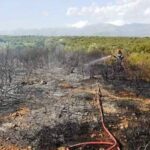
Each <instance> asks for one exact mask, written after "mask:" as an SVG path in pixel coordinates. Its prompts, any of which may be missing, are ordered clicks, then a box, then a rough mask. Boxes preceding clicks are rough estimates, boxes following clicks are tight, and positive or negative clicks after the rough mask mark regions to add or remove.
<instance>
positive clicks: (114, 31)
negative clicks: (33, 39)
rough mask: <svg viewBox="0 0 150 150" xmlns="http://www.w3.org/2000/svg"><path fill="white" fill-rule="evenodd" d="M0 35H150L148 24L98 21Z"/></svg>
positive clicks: (22, 30)
mask: <svg viewBox="0 0 150 150" xmlns="http://www.w3.org/2000/svg"><path fill="white" fill-rule="evenodd" d="M0 35H43V36H138V37H145V36H147V37H149V36H150V24H139V23H133V24H125V25H122V26H116V25H112V24H106V23H99V24H94V25H89V26H86V27H83V28H73V27H62V28H43V29H18V30H13V31H0Z"/></svg>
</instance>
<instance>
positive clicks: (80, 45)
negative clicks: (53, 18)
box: [0, 36, 150, 150]
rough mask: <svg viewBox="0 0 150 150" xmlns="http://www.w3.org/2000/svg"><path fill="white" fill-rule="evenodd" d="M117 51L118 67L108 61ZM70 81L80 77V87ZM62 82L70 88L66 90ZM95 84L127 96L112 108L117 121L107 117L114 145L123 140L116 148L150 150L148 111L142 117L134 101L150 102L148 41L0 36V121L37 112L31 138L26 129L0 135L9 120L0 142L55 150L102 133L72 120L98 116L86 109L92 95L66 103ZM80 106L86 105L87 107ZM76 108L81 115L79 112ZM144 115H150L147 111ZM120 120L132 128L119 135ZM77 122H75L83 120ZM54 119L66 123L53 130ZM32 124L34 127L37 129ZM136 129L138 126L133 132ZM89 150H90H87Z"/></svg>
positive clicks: (54, 126) (31, 117)
mask: <svg viewBox="0 0 150 150" xmlns="http://www.w3.org/2000/svg"><path fill="white" fill-rule="evenodd" d="M117 48H121V49H123V55H124V59H123V62H122V65H120V64H118V63H117V61H116V59H115V57H113V56H112V55H116V54H115V50H116V49H117ZM108 56H110V58H109V59H106V60H104V61H102V63H91V62H93V61H95V60H98V59H101V58H104V57H108ZM90 63H91V64H90ZM55 69H56V71H55ZM39 70H40V72H39ZM57 70H58V72H57ZM49 71H51V72H50V73H51V74H50V75H49V76H48V77H47V76H46V74H47V73H49ZM37 72H38V73H37ZM44 75H45V76H44ZM61 75H63V76H61ZM71 75H72V76H75V77H76V78H79V77H80V79H81V80H80V82H78V83H75V82H76V78H75V77H74V78H73V77H72V78H73V79H68V78H71V77H70V76H71ZM43 76H44V77H45V78H43ZM65 77H66V78H67V77H68V78H67V79H66V78H65ZM48 78H50V79H48ZM66 80H67V82H70V83H69V84H71V85H69V84H68V85H66V83H65V81H66ZM97 82H99V83H101V84H102V85H103V87H104V88H106V89H107V90H108V91H113V93H115V94H116V93H117V94H118V95H119V93H121V92H122V91H123V92H126V93H127V96H126V99H125V100H123V101H117V102H116V107H117V108H118V110H119V111H120V112H119V113H118V116H116V114H115V115H114V114H109V113H106V114H105V116H106V118H107V119H106V124H107V125H108V124H109V125H110V126H108V128H109V129H110V130H111V131H114V132H115V135H116V137H117V139H119V140H121V141H119V142H120V143H121V145H122V147H123V149H129V150H137V149H139V150H148V149H149V147H150V143H149V138H150V131H149V128H150V126H149V118H150V115H149V113H148V111H147V110H146V111H145V110H144V111H143V112H142V111H141V109H140V108H139V107H138V106H137V104H135V101H132V98H133V97H134V98H137V99H143V101H145V99H146V100H149V98H150V38H104V37H101V38H100V37H40V36H39V37H34V36H25V37H8V36H0V119H1V118H3V117H4V116H5V115H8V114H10V113H13V112H15V111H18V110H19V109H20V107H22V106H26V107H29V108H30V109H33V110H34V111H36V110H38V111H37V112H36V113H34V111H33V112H32V113H31V114H30V115H31V116H29V118H28V124H30V123H31V124H33V128H32V127H31V135H30V134H29V133H28V131H27V130H28V129H26V130H25V131H24V130H23V129H22V128H19V127H18V126H19V125H16V124H15V125H14V126H13V127H11V128H9V130H8V131H7V132H8V133H7V132H6V131H5V128H4V129H2V128H3V126H4V125H3V124H4V123H5V122H7V121H6V120H7V119H6V120H5V119H1V120H0V123H1V124H0V125H1V128H0V133H2V135H3V136H0V138H1V139H0V140H3V138H4V140H6V139H7V138H8V139H9V138H10V140H7V141H10V143H13V142H12V141H13V139H15V140H16V139H17V140H16V141H15V142H16V143H17V141H18V140H20V141H21V144H18V143H17V144H18V145H19V146H20V145H23V146H24V145H31V146H33V147H34V148H35V149H37V150H42V149H43V150H48V149H57V148H58V147H61V146H65V145H67V144H68V145H69V144H72V143H74V142H75V141H78V142H81V141H82V140H83V139H80V137H81V136H82V135H84V134H87V133H88V132H92V131H93V130H100V129H99V126H98V124H96V123H97V122H99V121H97V122H96V123H95V122H93V123H91V122H92V120H88V119H87V120H88V121H84V122H80V121H77V120H78V118H76V116H77V115H79V116H80V115H81V114H82V113H85V114H86V115H89V113H91V112H92V111H93V110H94V111H96V110H95V109H92V110H91V109H89V108H85V107H88V106H89V105H88V104H89V103H90V102H91V100H92V96H93V95H92V96H91V95H90V96H89V95H88V94H87V93H84V94H81V95H80V94H78V95H77V97H78V99H76V95H73V96H71V97H70V95H69V94H70V93H71V90H73V89H75V88H78V86H79V85H80V87H82V86H83V87H84V88H83V89H82V90H85V89H86V86H91V85H92V86H94V85H95V83H97ZM60 83H61V86H60ZM60 87H61V88H60ZM42 88H43V89H42ZM44 88H45V89H44ZM92 88H93V87H92ZM92 88H91V89H90V90H92ZM68 89H69V90H70V89H71V90H70V91H69V90H68ZM61 90H62V91H61ZM61 92H62V93H61ZM67 92H68V93H67ZM129 93H131V95H130V94H129ZM132 93H133V94H132ZM65 94H66V95H67V94H68V96H67V98H68V99H69V98H72V99H73V100H74V101H73V100H72V101H71V102H72V103H69V102H64V101H65V100H66V99H67V98H66V97H65V96H66V95H65ZM73 94H74V93H73ZM90 94H91V93H90ZM105 97H107V96H104V101H105ZM109 98H110V97H109ZM128 98H129V99H128ZM59 100H61V102H59ZM83 101H86V104H85V103H83ZM106 101H107V98H106ZM113 102H114V101H113ZM140 102H141V101H140ZM64 103H65V104H64ZM141 103H142V102H141ZM52 105H54V107H56V108H55V111H56V114H53V107H52ZM58 105H59V106H58ZM69 105H70V106H71V108H70V109H72V110H73V114H71V115H70V114H69V113H68V112H69V111H70V110H69V111H68V110H67V109H66V108H68V109H69ZM78 105H79V106H80V107H79V108H81V110H82V109H83V112H82V111H78V109H77V108H78ZM138 105H140V104H139V103H138ZM41 107H42V108H41ZM59 107H60V108H59ZM61 107H64V108H61ZM141 107H142V106H141ZM40 109H41V110H40ZM61 109H62V110H61ZM146 109H148V110H149V105H148V106H147V107H146ZM60 110H61V111H60ZM40 111H41V112H40ZM59 111H60V112H59ZM76 111H77V112H76ZM57 112H59V114H57ZM40 113H41V114H42V115H43V117H44V116H46V115H47V118H46V119H47V122H46V121H45V122H46V123H45V122H44V120H43V118H42V117H41V115H40ZM76 113H78V114H77V115H76ZM94 113H95V112H94ZM66 114H67V115H68V116H67V117H68V118H69V117H70V116H71V119H70V118H69V119H68V120H67V119H66V118H65V117H64V116H65V115H66ZM32 115H33V116H32ZM52 115H54V116H53V117H52V118H48V116H52ZM63 115H64V116H63ZM69 115H70V116H69ZM122 115H123V116H126V117H128V118H130V119H131V121H133V124H129V125H128V127H127V128H123V129H120V130H119V129H118V128H119V127H118V125H117V124H118V123H120V122H121V121H122V120H123V118H121V116H122ZM18 116H19V115H18ZM18 116H15V117H16V118H17V117H18ZM38 116H39V118H40V117H41V118H40V119H41V120H40V119H39V118H38ZM81 116H82V115H81ZM81 116H80V117H79V120H82V119H83V118H84V117H83V116H82V117H81ZM19 117H20V116H19ZM55 117H56V118H59V119H58V120H61V119H62V118H63V117H64V118H65V119H64V118H63V119H64V120H63V119H62V120H61V121H60V122H59V121H54V123H53V124H54V125H53V126H52V127H51V126H50V125H51V122H52V120H53V119H54V118H55ZM74 118H75V119H74ZM81 118H82V119H81ZM48 119H49V120H48ZM34 121H37V122H36V125H34V123H33V122H34ZM63 121H64V122H65V123H64V122H63ZM43 122H44V123H43ZM42 123H43V124H42ZM114 124H116V126H115V125H114ZM134 124H136V125H135V126H132V125H134ZM34 127H36V129H34ZM117 127H118V128H117ZM12 128H13V129H12ZM18 128H19V129H18ZM17 129H18V131H17ZM22 130H23V131H22ZM29 130H30V128H29ZM34 130H36V131H34ZM16 131H17V133H16ZM9 132H10V133H9ZM13 132H14V133H16V136H18V137H17V138H16V137H15V138H14V137H11V136H12V135H14V134H12V135H11V133H13ZM29 132H30V131H29ZM123 135H124V136H125V137H124V136H123ZM24 141H26V142H24ZM15 142H14V143H15ZM14 143H13V144H14ZM16 143H15V144H16ZM0 148H1V147H0ZM87 149H90V148H88V147H87ZM91 149H92V148H91ZM93 149H94V148H93ZM95 149H98V148H95Z"/></svg>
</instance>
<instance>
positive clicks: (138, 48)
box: [0, 36, 150, 78]
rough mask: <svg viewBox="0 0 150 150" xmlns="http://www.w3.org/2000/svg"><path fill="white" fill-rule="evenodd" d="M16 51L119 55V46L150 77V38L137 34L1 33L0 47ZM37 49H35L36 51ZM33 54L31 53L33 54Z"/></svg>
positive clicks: (128, 59)
mask: <svg viewBox="0 0 150 150" xmlns="http://www.w3.org/2000/svg"><path fill="white" fill-rule="evenodd" d="M8 47H9V49H12V50H15V52H17V53H21V52H22V51H23V52H24V51H26V50H27V51H28V53H30V51H31V53H30V55H31V54H32V53H33V54H34V55H35V53H36V52H37V51H36V49H37V50H38V53H39V51H41V50H42V49H45V50H48V51H49V52H54V51H55V50H56V49H63V50H65V51H71V52H82V54H90V55H97V54H102V55H110V54H115V52H116V49H117V48H122V49H124V51H123V53H124V54H125V57H126V59H127V62H128V64H129V66H131V67H133V66H135V67H137V68H139V71H141V72H142V73H143V74H145V76H147V77H148V78H149V76H148V75H146V74H150V72H149V71H148V70H150V38H147V37H145V38H137V37H136V38H135V37H97V36H95V37H94V36H93V37H82V36H81V37H42V36H19V37H17V36H16V37H13V36H0V50H1V49H2V50H4V49H7V48H8ZM33 50H34V51H33ZM30 57H31V56H30Z"/></svg>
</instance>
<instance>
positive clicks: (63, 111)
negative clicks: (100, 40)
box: [0, 67, 150, 150]
mask: <svg viewBox="0 0 150 150" xmlns="http://www.w3.org/2000/svg"><path fill="white" fill-rule="evenodd" d="M18 82H20V83H22V82H23V81H22V80H21V81H18ZM97 83H99V84H100V86H101V91H102V95H103V97H102V101H103V108H104V116H105V124H106V126H107V127H108V129H109V130H110V131H111V132H112V133H113V134H114V135H115V137H116V139H117V140H118V141H119V143H120V146H121V147H122V149H131V150H133V149H135V150H136V149H141V150H142V149H143V150H144V149H149V146H150V145H149V139H150V131H149V128H150V124H149V122H150V120H149V118H150V116H149V110H150V100H149V99H148V98H144V97H138V98H137V97H134V96H132V97H131V96H130V93H128V95H127V93H126V95H124V94H123V92H122V93H121V91H120V92H118V91H117V92H118V93H119V94H117V93H116V91H115V88H113V85H106V83H105V81H104V80H103V79H102V78H101V79H100V78H99V79H96V78H95V79H83V77H82V76H81V75H79V74H77V73H70V74H68V73H66V71H65V70H64V69H63V68H58V67H51V68H49V69H48V70H47V69H45V70H44V69H38V70H36V71H35V72H34V74H33V75H32V76H31V78H30V79H29V80H28V82H26V83H24V84H23V85H22V90H23V91H24V94H25V93H26V99H20V100H18V99H17V100H16V99H14V100H12V101H3V103H1V106H0V107H1V109H0V111H1V116H0V123H1V126H0V142H1V145H0V149H2V150H11V149H14V150H20V149H25V150H29V149H37V150H38V149H39V150H42V149H43V150H49V149H53V150H54V149H58V148H60V147H64V146H67V145H70V144H75V143H78V142H83V141H89V140H90V138H91V137H87V136H85V135H87V134H89V133H92V132H93V133H94V132H95V131H99V132H100V133H101V134H102V132H103V131H102V130H101V124H100V123H99V112H98V110H97V105H96V103H95V101H94V96H95V92H96V87H97ZM110 87H111V88H110ZM118 88H119V86H118ZM118 95H119V96H118ZM9 107H10V108H9ZM99 136H100V137H101V138H104V137H103V136H102V135H99ZM87 149H88V148H87ZM91 149H92V148H91Z"/></svg>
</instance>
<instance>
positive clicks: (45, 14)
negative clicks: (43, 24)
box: [41, 10, 49, 17]
mask: <svg viewBox="0 0 150 150" xmlns="http://www.w3.org/2000/svg"><path fill="white" fill-rule="evenodd" d="M41 14H42V16H45V17H48V16H49V12H48V11H46V10H44V11H42V13H41Z"/></svg>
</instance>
